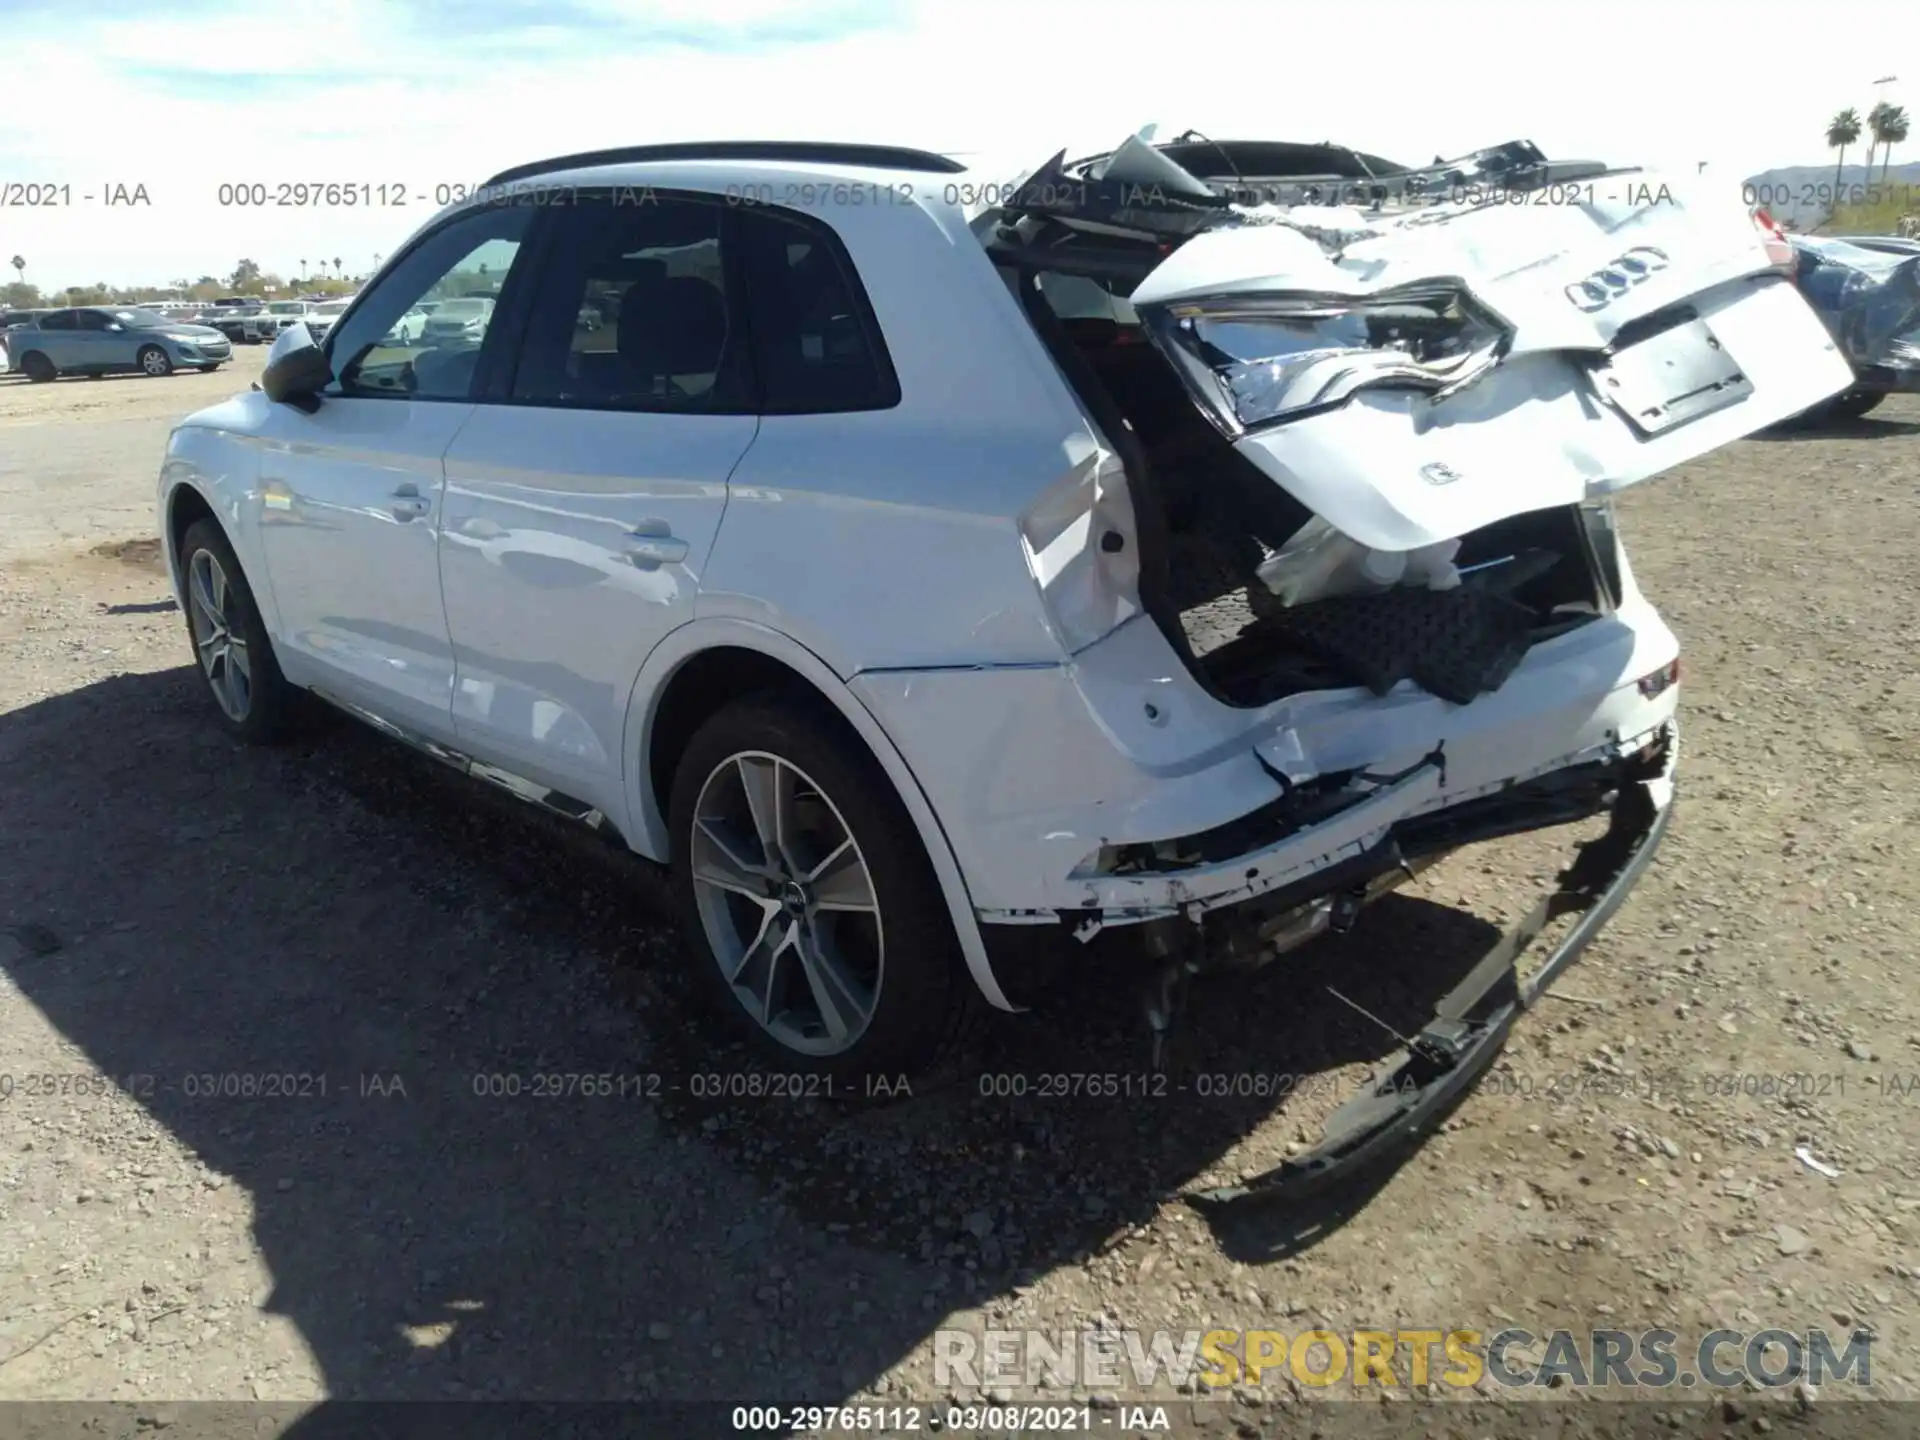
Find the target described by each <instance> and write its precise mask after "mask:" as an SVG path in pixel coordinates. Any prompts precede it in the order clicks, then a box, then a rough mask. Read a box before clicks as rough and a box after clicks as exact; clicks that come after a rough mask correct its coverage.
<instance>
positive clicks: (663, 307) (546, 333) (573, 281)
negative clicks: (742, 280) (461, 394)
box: [434, 191, 754, 415]
mask: <svg viewBox="0 0 1920 1440" xmlns="http://www.w3.org/2000/svg"><path fill="white" fill-rule="evenodd" d="M575 200H576V203H574V204H572V205H568V206H562V207H557V208H554V209H552V210H550V211H549V212H548V223H549V224H550V225H551V226H552V231H551V246H550V248H549V249H548V250H547V251H546V252H545V254H544V256H543V259H542V261H541V266H540V274H539V277H538V283H537V285H536V287H535V290H534V296H533V303H532V306H531V309H530V310H529V313H528V316H527V329H526V338H525V340H524V342H523V343H522V346H521V350H520V357H519V363H518V364H517V365H516V367H515V369H514V376H513V390H512V398H513V399H514V400H515V401H517V402H519V403H521V404H527V405H553V406H571V407H578V408H582V409H592V410H642V411H664V412H672V413H693V414H706V415H716V414H718V415H739V414H751V413H753V410H754V406H753V399H752V392H751V386H750V383H749V382H750V370H749V364H750V357H749V355H748V353H747V343H746V336H745V334H744V332H743V329H742V327H741V326H740V325H739V323H738V312H739V305H738V300H737V297H735V296H734V295H732V294H731V293H730V286H729V283H728V265H727V262H726V257H725V255H724V254H723V253H722V235H723V231H724V221H725V218H726V214H727V212H725V211H724V210H723V209H722V208H721V207H720V206H719V205H718V204H715V203H712V202H710V201H705V200H699V199H678V198H666V197H661V196H658V195H656V194H654V193H652V192H649V194H648V197H647V198H646V199H645V200H644V201H635V200H633V199H632V198H630V197H629V196H627V195H626V194H624V193H621V194H618V195H611V194H604V193H597V192H589V191H581V192H579V193H578V195H577V196H576V197H575ZM451 308H452V307H451V306H449V305H442V306H441V307H440V308H439V309H438V310H436V311H435V312H434V321H435V322H436V323H437V322H438V321H439V320H441V319H442V318H444V317H445V316H446V315H447V314H448V312H449V310H450V309H451Z"/></svg>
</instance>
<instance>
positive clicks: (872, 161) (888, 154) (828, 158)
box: [487, 140, 967, 185]
mask: <svg viewBox="0 0 1920 1440" xmlns="http://www.w3.org/2000/svg"><path fill="white" fill-rule="evenodd" d="M648 160H801V161H807V160H811V161H814V162H816V163H819V164H823V165H863V166H867V167H869V168H871V169H875V170H918V171H923V172H927V173H931V174H936V175H957V174H959V173H960V172H961V171H963V170H965V169H966V168H967V167H966V166H965V165H963V164H961V163H960V162H959V161H958V160H952V159H949V158H948V157H947V156H945V155H936V154H934V153H933V152H932V151H931V150H910V149H907V148H906V147H904V146H900V145H843V144H833V143H830V142H816V141H810V140H692V141H685V142H682V143H680V144H675V145H621V146H616V147H614V148H613V149H610V150H586V151H582V152H581V153H580V154H578V155H560V156H557V157H555V158H554V159H552V160H537V161H534V162H533V163H532V164H528V165H516V166H514V167H513V169H511V170H502V171H501V172H500V173H499V174H498V175H496V176H494V177H493V178H492V179H491V180H489V181H487V184H488V185H507V184H511V183H512V182H513V181H515V180H525V179H528V178H529V177H531V176H534V175H550V174H552V173H553V172H554V171H556V170H582V169H585V168H586V167H588V166H590V165H635V164H640V163H642V162H644V161H648Z"/></svg>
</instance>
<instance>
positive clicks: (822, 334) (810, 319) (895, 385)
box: [732, 208, 900, 415]
mask: <svg viewBox="0 0 1920 1440" xmlns="http://www.w3.org/2000/svg"><path fill="white" fill-rule="evenodd" d="M732 219H733V221H734V223H735V225H736V227H737V228H736V229H735V231H734V234H735V236H736V239H737V242H738V245H739V257H740V273H741V274H742V275H743V276H744V277H745V279H746V288H747V297H748V304H749V309H748V322H749V326H750V328H751V330H752V332H753V358H754V369H755V372H756V374H757V377H758V379H759V383H760V394H761V408H762V409H763V410H764V411H765V413H767V414H769V415H796V414H821V413H830V412H837V411H848V410H884V409H887V408H888V407H890V406H893V405H897V404H899V403H900V385H899V381H898V380H897V379H896V378H895V376H894V372H893V365H892V363H891V362H890V361H889V360H888V358H887V352H886V347H885V345H884V344H883V343H882V341H881V338H880V327H879V325H878V324H877V323H876V322H875V320H874V317H873V310H872V307H871V306H870V305H869V304H868V302H867V296H866V292H865V291H864V290H863V289H862V288H861V286H860V281H859V278H858V277H857V276H856V274H855V273H854V269H853V262H852V260H851V259H849V257H848V256H847V253H846V251H845V250H844V249H843V248H842V246H841V244H840V242H839V240H838V238H837V237H835V236H834V235H833V233H832V232H831V231H830V230H828V229H827V228H826V227H825V226H824V225H820V224H818V223H816V222H813V221H810V220H802V219H800V218H799V217H798V216H791V215H787V214H784V213H781V212H777V211H772V210H764V209H757V208H756V209H741V210H735V211H734V212H733V215H732Z"/></svg>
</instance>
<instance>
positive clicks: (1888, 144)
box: [1873, 100, 1907, 185]
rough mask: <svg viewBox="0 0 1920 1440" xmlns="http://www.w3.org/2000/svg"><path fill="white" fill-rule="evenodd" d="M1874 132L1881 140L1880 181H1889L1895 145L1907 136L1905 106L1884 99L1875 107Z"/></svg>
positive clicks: (1884, 182) (1883, 182) (1882, 182)
mask: <svg viewBox="0 0 1920 1440" xmlns="http://www.w3.org/2000/svg"><path fill="white" fill-rule="evenodd" d="M1873 112H1874V116H1875V121H1874V127H1873V133H1874V135H1875V136H1876V137H1878V139H1879V141H1880V183H1881V184H1882V185H1884V184H1886V183H1887V167H1888V166H1889V165H1891V164H1892V163H1893V147H1894V146H1895V145H1897V144H1898V143H1899V142H1900V141H1902V140H1904V139H1906V138H1907V112H1906V109H1905V108H1904V107H1903V106H1899V105H1889V104H1887V103H1886V102H1885V101H1884V100H1883V101H1881V102H1880V103H1879V104H1878V105H1876V106H1874V107H1873Z"/></svg>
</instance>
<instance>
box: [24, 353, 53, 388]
mask: <svg viewBox="0 0 1920 1440" xmlns="http://www.w3.org/2000/svg"><path fill="white" fill-rule="evenodd" d="M20 368H21V369H22V370H23V371H25V372H26V376H27V379H29V380H31V381H32V382H33V383H34V384H36V385H44V384H46V383H47V382H48V381H49V380H57V379H59V377H60V372H59V371H58V370H56V369H54V368H53V362H52V361H51V360H49V359H47V357H46V356H44V355H42V354H41V353H40V352H39V351H38V350H29V351H28V352H27V353H26V354H25V355H22V356H21V357H20Z"/></svg>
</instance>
